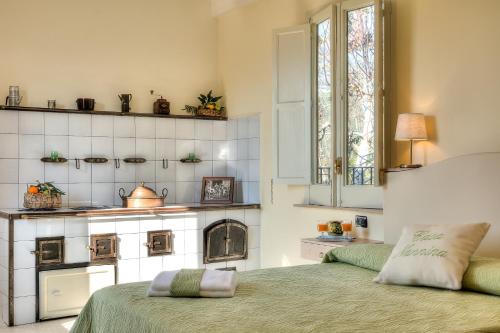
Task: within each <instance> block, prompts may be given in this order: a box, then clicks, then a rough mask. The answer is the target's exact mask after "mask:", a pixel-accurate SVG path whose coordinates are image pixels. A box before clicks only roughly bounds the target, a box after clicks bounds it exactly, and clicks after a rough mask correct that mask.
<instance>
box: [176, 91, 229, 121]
mask: <svg viewBox="0 0 500 333" xmlns="http://www.w3.org/2000/svg"><path fill="white" fill-rule="evenodd" d="M212 94H213V92H212V90H210V91H209V92H208V93H207V94H206V95H204V94H200V96H198V100H199V101H200V103H201V104H200V105H199V106H198V107H196V106H191V105H186V107H185V108H184V110H185V111H186V112H188V113H192V114H193V116H194V115H196V116H205V117H206V116H208V117H222V116H223V115H224V107H223V106H221V105H220V103H219V101H220V99H221V98H222V96H213V95H212Z"/></svg>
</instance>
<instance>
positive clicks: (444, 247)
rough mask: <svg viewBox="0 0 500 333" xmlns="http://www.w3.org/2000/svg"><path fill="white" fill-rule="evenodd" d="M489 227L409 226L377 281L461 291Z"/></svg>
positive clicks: (484, 224) (479, 224)
mask: <svg viewBox="0 0 500 333" xmlns="http://www.w3.org/2000/svg"><path fill="white" fill-rule="evenodd" d="M489 228H490V225H489V224H488V223H478V224H462V225H447V224H441V225H413V226H409V227H406V228H404V229H403V232H402V234H401V238H400V239H399V241H398V243H397V244H396V246H395V247H394V249H393V251H392V253H391V256H390V257H389V260H387V262H386V263H385V265H384V267H383V268H382V271H381V272H380V273H379V274H378V276H377V277H376V278H375V279H374V281H375V282H379V283H386V284H402V285H420V286H428V287H437V288H445V289H452V290H459V289H461V288H462V279H463V275H464V273H465V271H466V270H467V267H468V266H469V260H470V257H471V255H472V254H473V253H474V252H475V251H476V249H477V247H478V246H479V244H480V243H481V240H482V239H483V237H484V235H485V234H486V233H487V232H488V229H489Z"/></svg>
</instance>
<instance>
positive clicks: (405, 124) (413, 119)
mask: <svg viewBox="0 0 500 333" xmlns="http://www.w3.org/2000/svg"><path fill="white" fill-rule="evenodd" d="M395 139H396V140H397V141H406V140H427V129H426V127H425V117H424V115H423V114H421V113H401V114H400V115H399V116H398V124H397V127H396V137H395Z"/></svg>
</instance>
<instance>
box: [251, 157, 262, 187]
mask: <svg viewBox="0 0 500 333" xmlns="http://www.w3.org/2000/svg"><path fill="white" fill-rule="evenodd" d="M248 180H249V181H252V182H258V181H259V180H260V161H259V160H249V161H248Z"/></svg>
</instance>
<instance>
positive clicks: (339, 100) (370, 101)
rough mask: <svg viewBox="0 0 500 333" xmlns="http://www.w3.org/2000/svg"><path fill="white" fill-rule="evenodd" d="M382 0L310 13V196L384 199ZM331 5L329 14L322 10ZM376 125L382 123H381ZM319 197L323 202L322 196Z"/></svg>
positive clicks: (343, 201) (361, 201)
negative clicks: (381, 173)
mask: <svg viewBox="0 0 500 333" xmlns="http://www.w3.org/2000/svg"><path fill="white" fill-rule="evenodd" d="M384 5H385V3H384V2H382V1H380V0H373V1H370V0H368V1H366V0H348V1H343V2H342V3H341V4H339V5H337V6H336V7H335V8H331V7H329V8H327V9H325V10H323V11H321V12H320V13H318V14H317V15H315V16H313V17H312V18H311V23H312V26H313V29H312V31H313V41H314V42H313V58H312V59H313V65H312V68H313V72H312V73H313V78H312V82H313V86H312V88H313V89H312V90H313V92H312V96H313V103H312V105H313V119H314V122H313V123H314V125H315V127H314V131H313V133H314V134H313V142H314V148H315V149H314V151H315V152H316V155H315V156H314V167H313V170H315V173H316V174H315V175H314V176H315V177H314V179H315V184H314V185H312V186H310V201H311V202H312V203H318V202H321V201H322V200H321V198H320V196H322V197H324V196H325V191H324V189H323V190H318V188H320V187H321V186H323V187H324V186H329V190H330V191H331V196H330V198H331V203H330V204H332V205H336V206H343V207H367V208H376V207H381V206H382V191H381V188H380V187H379V186H377V185H378V169H379V168H380V167H381V166H382V163H381V162H380V161H381V160H383V156H381V155H382V154H383V151H382V150H381V149H380V147H381V145H380V143H381V142H382V141H381V140H383V135H382V133H383V124H382V123H381V122H383V121H384V120H383V119H384V118H383V117H382V116H383V113H384V110H383V106H384V104H383V103H381V102H380V100H379V98H383V95H381V94H378V93H377V92H378V91H379V89H383V88H384V87H383V84H384V73H383V70H384V69H385V68H386V67H384V66H383V61H384V57H383V52H382V51H383V50H382V41H383V17H382V15H381V13H382V7H383V6H384ZM328 13H330V15H328ZM381 128H382V131H381V130H380V129H381ZM323 204H324V202H323Z"/></svg>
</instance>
